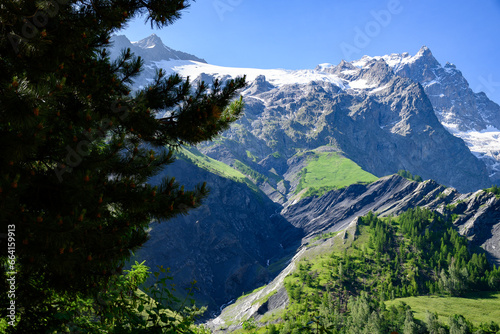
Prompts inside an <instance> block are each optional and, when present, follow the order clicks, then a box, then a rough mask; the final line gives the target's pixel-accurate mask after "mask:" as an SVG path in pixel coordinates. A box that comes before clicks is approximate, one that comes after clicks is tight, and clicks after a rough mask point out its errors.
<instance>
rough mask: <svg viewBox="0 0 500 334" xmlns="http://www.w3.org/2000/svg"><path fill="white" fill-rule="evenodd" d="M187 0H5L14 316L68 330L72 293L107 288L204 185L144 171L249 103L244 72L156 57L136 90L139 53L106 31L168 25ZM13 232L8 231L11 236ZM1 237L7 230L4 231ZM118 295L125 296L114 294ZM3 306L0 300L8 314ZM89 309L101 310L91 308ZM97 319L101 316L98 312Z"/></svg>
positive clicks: (2, 206) (0, 124) (2, 205)
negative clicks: (199, 78)
mask: <svg viewBox="0 0 500 334" xmlns="http://www.w3.org/2000/svg"><path fill="white" fill-rule="evenodd" d="M188 6H189V2H188V1H183V0H162V1H158V0H145V1H138V0H93V1H81V0H57V1H56V0H41V1H31V0H21V1H18V0H5V1H2V3H1V5H0V22H2V25H1V26H0V72H1V73H2V75H1V76H0V141H1V144H0V146H1V147H2V154H1V155H0V223H1V227H2V232H1V233H4V231H6V230H7V226H15V240H16V248H15V263H16V264H15V267H14V266H12V267H8V266H7V262H6V261H7V259H8V255H9V254H7V247H5V246H2V248H1V250H0V261H1V263H2V265H0V276H1V282H2V296H1V299H2V303H9V300H8V299H7V297H6V296H5V294H4V293H3V291H7V289H6V290H3V289H4V287H6V285H7V282H6V279H7V278H8V277H10V276H11V275H10V274H8V272H12V271H14V272H16V273H17V274H16V275H15V279H16V288H17V290H16V315H17V319H16V326H10V327H9V328H8V330H9V331H10V332H15V331H17V332H19V333H44V332H47V331H48V330H52V331H54V330H60V329H61V330H62V328H66V327H67V324H68V323H69V322H71V321H73V320H74V319H72V317H74V316H77V315H76V313H74V314H73V313H66V314H67V316H64V317H61V316H60V314H61V310H62V309H64V308H68V310H69V309H71V308H72V307H73V306H72V305H74V304H73V303H74V302H75V300H79V299H82V300H88V298H91V301H90V302H91V303H92V300H93V302H94V303H96V300H95V299H92V298H93V297H95V296H97V295H98V294H99V293H101V292H102V291H106V290H107V289H108V287H109V284H111V283H110V282H113V281H114V280H116V278H117V277H118V276H119V275H120V273H121V270H122V267H123V266H124V263H125V262H126V261H127V259H128V258H129V256H130V254H131V252H132V251H134V250H136V249H138V248H139V247H141V245H142V244H143V243H144V242H145V241H146V240H147V238H148V234H147V229H148V226H149V224H150V222H151V221H152V220H153V219H155V220H161V219H169V218H172V217H173V216H175V215H178V214H185V213H186V212H187V211H188V210H189V209H192V208H195V207H197V206H199V205H200V203H201V201H202V199H203V198H204V197H205V196H206V195H207V193H208V190H207V188H206V186H205V185H204V184H203V185H199V186H198V187H196V188H195V189H193V190H187V189H184V187H183V186H181V185H179V184H178V183H177V182H175V178H173V177H166V178H164V180H163V181H162V182H161V184H160V185H158V186H151V185H149V184H147V183H146V181H147V180H148V179H149V178H151V177H152V176H154V175H156V174H158V173H159V172H160V171H161V170H162V168H163V167H164V166H165V165H166V164H169V163H171V162H172V161H173V151H174V150H175V149H177V148H178V147H180V145H182V144H184V143H185V144H195V143H198V142H201V141H205V140H210V139H213V138H214V137H215V136H217V135H218V134H219V133H220V132H222V131H223V130H225V129H227V128H228V127H229V125H230V124H231V123H232V122H233V121H235V120H236V119H237V118H238V117H239V116H240V114H241V111H242V106H243V105H242V101H241V99H239V100H235V101H234V102H231V101H233V100H234V98H235V97H236V93H237V91H238V89H240V88H242V87H244V85H245V79H244V78H239V79H236V80H231V81H229V82H227V83H226V84H225V85H224V86H223V85H222V83H220V82H218V81H216V82H215V83H214V84H213V86H212V87H208V86H207V85H206V84H205V83H203V82H202V83H200V84H199V85H197V86H196V87H193V86H192V85H191V83H190V81H189V79H187V80H185V79H182V78H180V77H179V76H177V75H172V76H168V77H167V76H166V75H165V74H164V73H162V72H161V71H159V73H157V76H156V78H154V80H153V81H152V83H151V84H150V85H149V86H148V87H145V88H144V89H142V90H140V91H136V92H132V91H131V82H132V80H133V78H134V77H135V76H137V75H138V74H139V73H140V71H141V68H142V64H143V61H142V60H141V59H140V58H138V57H135V56H134V55H133V54H131V53H130V50H123V53H122V54H121V56H120V57H119V58H118V59H116V60H110V58H109V56H108V53H107V50H106V48H109V46H110V45H109V38H110V35H111V34H112V33H114V32H116V31H118V30H119V29H120V28H122V27H123V26H124V25H125V24H127V22H129V21H130V20H131V19H133V18H135V17H138V16H143V17H144V18H145V19H146V21H148V22H149V23H150V24H151V25H153V26H157V27H164V26H167V25H169V24H171V23H172V22H174V21H175V20H176V19H178V18H179V17H180V13H181V11H182V10H183V9H185V8H187V7H188ZM2 244H3V243H2ZM3 245H4V244H3ZM114 307H120V306H118V305H117V304H115V305H114ZM5 312H6V308H5V307H2V311H0V314H1V315H2V317H4V315H5ZM88 314H92V312H89V313H88ZM97 319H101V320H102V317H100V316H97Z"/></svg>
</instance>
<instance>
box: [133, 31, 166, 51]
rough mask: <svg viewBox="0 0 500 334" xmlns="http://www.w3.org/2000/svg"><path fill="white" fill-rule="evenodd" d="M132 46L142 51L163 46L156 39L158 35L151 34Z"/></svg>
mask: <svg viewBox="0 0 500 334" xmlns="http://www.w3.org/2000/svg"><path fill="white" fill-rule="evenodd" d="M134 44H135V45H137V46H138V47H140V48H143V49H151V48H154V47H155V46H158V45H159V46H163V45H164V44H163V42H162V40H161V38H160V37H158V35H156V34H152V35H150V36H148V37H146V38H144V39H141V40H140V41H138V42H134Z"/></svg>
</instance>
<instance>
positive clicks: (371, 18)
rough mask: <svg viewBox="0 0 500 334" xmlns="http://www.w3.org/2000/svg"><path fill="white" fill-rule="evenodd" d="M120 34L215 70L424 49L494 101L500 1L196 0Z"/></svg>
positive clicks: (499, 79)
mask: <svg viewBox="0 0 500 334" xmlns="http://www.w3.org/2000/svg"><path fill="white" fill-rule="evenodd" d="M121 33H123V34H125V35H127V37H129V39H131V40H132V41H135V40H139V39H142V38H144V37H147V36H149V35H150V34H152V33H156V34H157V35H158V36H160V37H161V39H162V40H163V42H164V43H165V44H166V45H168V46H169V47H171V48H173V49H176V50H180V51H184V52H188V53H192V54H194V55H196V56H198V57H201V58H204V59H205V60H206V61H207V62H208V63H211V64H215V65H222V66H234V67H254V68H284V69H308V68H314V67H316V65H318V64H320V63H332V64H338V63H339V62H340V61H341V60H342V59H346V60H355V59H359V58H361V57H362V56H363V55H365V54H366V55H370V56H380V55H385V54H390V53H402V52H409V53H410V54H412V55H414V54H415V53H416V52H417V51H418V50H419V49H420V47H421V46H422V45H427V46H428V47H429V48H430V49H431V51H432V53H433V54H434V56H435V57H436V59H437V60H438V61H439V62H440V63H441V64H443V65H444V64H445V63H446V62H447V61H449V62H451V63H454V64H455V65H457V67H458V69H459V70H461V71H462V73H463V74H464V76H465V78H466V79H467V80H468V81H469V84H470V86H471V88H472V89H473V90H474V91H484V92H485V93H486V94H487V95H488V96H489V97H490V98H491V99H493V100H494V101H495V102H497V103H500V0H479V1H470V0H467V1H465V0H454V1H451V0H438V1H430V0H385V1H375V0H366V1H361V0H317V1H306V0H286V1H285V0H198V1H197V2H194V3H192V4H191V7H190V8H189V9H187V10H186V11H184V13H183V16H182V18H181V19H180V20H178V21H177V22H176V23H174V24H173V25H171V26H169V27H166V28H164V29H162V30H152V29H151V28H150V25H148V24H144V19H143V18H139V19H136V20H134V21H133V22H132V23H131V24H130V25H129V26H128V27H127V28H126V29H124V30H123V31H122V32H121Z"/></svg>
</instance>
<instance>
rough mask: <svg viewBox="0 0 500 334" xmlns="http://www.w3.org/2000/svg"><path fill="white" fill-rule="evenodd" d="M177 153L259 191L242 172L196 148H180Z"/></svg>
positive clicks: (211, 170)
mask: <svg viewBox="0 0 500 334" xmlns="http://www.w3.org/2000/svg"><path fill="white" fill-rule="evenodd" d="M177 155H178V157H179V158H182V159H185V160H188V161H190V162H191V163H193V164H195V165H196V166H198V167H200V168H203V169H205V170H207V171H209V172H210V173H213V174H216V175H220V176H222V177H226V178H228V179H231V180H233V181H236V182H240V183H244V184H246V185H247V186H248V187H250V189H252V190H254V191H256V192H258V191H259V189H258V188H257V186H256V185H255V184H254V183H253V182H252V181H250V180H249V179H248V178H247V177H246V176H245V175H244V174H242V173H241V172H239V171H238V170H236V169H234V168H232V167H231V166H228V165H226V164H225V163H223V162H220V161H217V160H215V159H212V158H210V157H208V156H206V155H204V154H203V153H201V152H200V151H198V150H197V149H196V148H182V149H181V150H180V151H179V152H178V153H177Z"/></svg>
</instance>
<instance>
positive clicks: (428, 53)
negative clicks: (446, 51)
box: [416, 45, 432, 57]
mask: <svg viewBox="0 0 500 334" xmlns="http://www.w3.org/2000/svg"><path fill="white" fill-rule="evenodd" d="M416 56H424V57H428V56H432V52H431V49H429V48H428V47H427V46H425V45H423V46H422V47H421V48H420V50H418V52H417V54H416Z"/></svg>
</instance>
